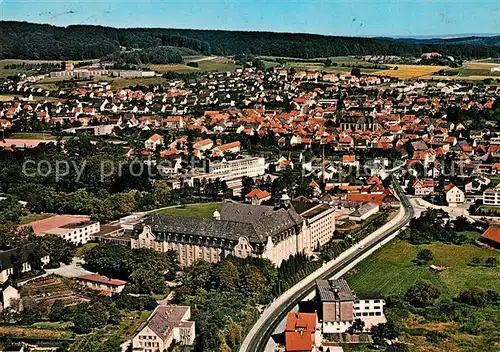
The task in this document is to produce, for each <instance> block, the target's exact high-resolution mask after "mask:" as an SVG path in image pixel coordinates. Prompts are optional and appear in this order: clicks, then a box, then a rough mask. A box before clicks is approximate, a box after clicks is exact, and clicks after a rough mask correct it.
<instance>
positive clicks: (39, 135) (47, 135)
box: [9, 132, 57, 141]
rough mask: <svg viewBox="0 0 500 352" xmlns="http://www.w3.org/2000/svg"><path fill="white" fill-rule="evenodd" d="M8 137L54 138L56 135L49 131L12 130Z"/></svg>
mask: <svg viewBox="0 0 500 352" xmlns="http://www.w3.org/2000/svg"><path fill="white" fill-rule="evenodd" d="M9 138H13V139H47V140H54V141H55V140H56V139H57V138H56V136H53V135H52V134H51V132H45V133H43V132H14V133H12V134H11V135H10V136H9Z"/></svg>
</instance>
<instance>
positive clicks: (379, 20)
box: [0, 0, 500, 37]
mask: <svg viewBox="0 0 500 352" xmlns="http://www.w3.org/2000/svg"><path fill="white" fill-rule="evenodd" d="M0 19H2V20H16V21H28V22H37V23H50V24H54V25H62V26H66V25H70V24H99V25H105V26H113V27H162V28H201V29H226V30H250V31H253V30H257V31H277V32H304V33H318V34H329V35H343V36H441V37H443V36H448V35H456V34H498V35H500V0H469V1H457V0H351V1H345V0H344V1H340V0H279V1H278V0H252V1H251V0H83V1H77V0H0Z"/></svg>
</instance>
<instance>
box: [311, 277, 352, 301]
mask: <svg viewBox="0 0 500 352" xmlns="http://www.w3.org/2000/svg"><path fill="white" fill-rule="evenodd" d="M316 288H317V292H318V294H319V299H320V300H321V301H322V302H335V301H354V299H355V295H354V293H353V292H352V291H351V288H350V287H349V285H348V284H347V281H345V280H344V279H338V280H316Z"/></svg>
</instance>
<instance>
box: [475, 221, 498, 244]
mask: <svg viewBox="0 0 500 352" xmlns="http://www.w3.org/2000/svg"><path fill="white" fill-rule="evenodd" d="M479 240H480V241H481V242H483V243H484V244H487V245H488V246H491V247H493V248H496V249H499V250H500V227H499V226H496V225H491V226H490V227H488V229H487V230H486V231H485V232H484V233H483V234H482V236H481V238H480V239H479Z"/></svg>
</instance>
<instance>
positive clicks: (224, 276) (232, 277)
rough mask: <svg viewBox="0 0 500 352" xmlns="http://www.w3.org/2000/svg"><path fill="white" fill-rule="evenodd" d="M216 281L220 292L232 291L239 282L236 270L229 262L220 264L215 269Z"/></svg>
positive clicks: (225, 261)
mask: <svg viewBox="0 0 500 352" xmlns="http://www.w3.org/2000/svg"><path fill="white" fill-rule="evenodd" d="M216 280H217V286H218V288H219V289H220V290H222V291H234V290H235V289H236V288H237V287H238V285H239V281H240V277H239V273H238V268H237V267H236V265H234V263H233V262H231V261H229V260H224V261H222V262H220V263H219V265H218V268H217V273H216Z"/></svg>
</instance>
